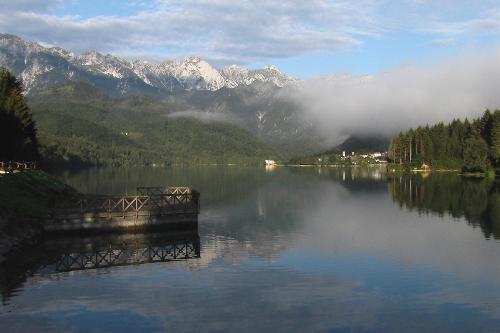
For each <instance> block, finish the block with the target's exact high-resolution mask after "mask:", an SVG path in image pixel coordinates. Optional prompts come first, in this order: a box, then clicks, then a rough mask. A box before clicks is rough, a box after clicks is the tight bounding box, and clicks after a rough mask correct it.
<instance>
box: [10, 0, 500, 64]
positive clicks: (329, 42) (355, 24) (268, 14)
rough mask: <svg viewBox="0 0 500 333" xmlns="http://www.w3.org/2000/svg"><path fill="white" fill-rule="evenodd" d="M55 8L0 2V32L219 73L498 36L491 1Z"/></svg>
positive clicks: (322, 0) (134, 3) (496, 8)
mask: <svg viewBox="0 0 500 333" xmlns="http://www.w3.org/2000/svg"><path fill="white" fill-rule="evenodd" d="M73 1H76V0H73ZM65 6H67V3H65V2H62V1H60V0H45V1H36V0H0V7H1V8H2V10H1V11H0V32H7V33H13V34H17V35H20V36H21V37H25V38H28V39H32V40H35V41H39V42H43V43H45V44H50V45H59V46H61V47H64V48H66V49H70V50H71V51H75V52H83V51H87V50H89V49H96V50H98V51H100V52H108V53H113V54H116V55H126V56H128V57H140V56H142V55H144V54H147V55H149V59H150V60H163V59H164V58H172V57H179V56H187V55H190V54H199V55H202V56H203V57H205V58H207V59H209V60H216V61H217V63H219V64H221V63H225V64H227V63H239V64H247V63H255V62H261V61H272V60H274V59H283V58H288V57H294V56H300V55H304V54H308V53H315V52H335V51H339V50H346V49H349V48H352V47H355V46H359V45H363V43H364V41H365V40H366V38H370V37H375V38H379V37H383V36H384V34H385V33H387V32H388V31H402V32H412V31H413V32H417V33H423V34H428V35H429V43H431V44H440V45H443V44H444V43H443V41H450V40H451V39H452V38H453V39H455V40H460V38H459V37H458V36H459V35H461V34H491V33H500V4H499V3H498V1H493V0H481V1H474V2H470V1H465V0H458V1H451V0H441V1H424V0H404V1H396V0H389V1H387V0H361V1H348V0H339V1H333V0H308V1H302V0H282V1H266V0H254V1H249V0H211V1H209V0H156V1H149V2H148V1H142V0H131V1H129V2H127V3H125V4H124V5H123V6H122V7H123V8H125V7H126V8H127V10H126V11H125V12H127V13H130V12H132V13H134V14H127V16H120V14H121V10H120V9H119V8H117V10H116V12H114V13H113V14H112V15H108V16H93V17H81V16H78V15H73V16H71V15H58V14H57V13H58V12H68V11H64V10H60V11H57V9H61V8H62V9H64V8H65ZM88 6H92V3H88ZM123 8H122V9H123ZM69 12H70V10H69ZM75 14H78V13H75ZM433 41H434V42H433ZM380 42H382V43H383V40H381V41H380Z"/></svg>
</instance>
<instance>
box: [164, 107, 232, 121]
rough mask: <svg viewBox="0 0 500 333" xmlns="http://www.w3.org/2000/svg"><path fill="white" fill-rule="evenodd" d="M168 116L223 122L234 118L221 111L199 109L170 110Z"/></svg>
mask: <svg viewBox="0 0 500 333" xmlns="http://www.w3.org/2000/svg"><path fill="white" fill-rule="evenodd" d="M168 118H192V119H196V120H199V121H202V122H204V123H211V122H224V123H234V122H235V119H233V118H232V117H231V116H229V115H227V114H223V113H214V112H207V111H201V110H186V111H178V112H172V113H170V114H169V115H168Z"/></svg>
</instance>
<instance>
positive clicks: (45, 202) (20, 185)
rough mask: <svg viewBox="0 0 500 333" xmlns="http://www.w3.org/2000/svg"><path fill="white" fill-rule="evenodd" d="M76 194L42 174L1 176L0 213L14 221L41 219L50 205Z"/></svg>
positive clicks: (27, 173)
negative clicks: (13, 217)
mask: <svg viewBox="0 0 500 333" xmlns="http://www.w3.org/2000/svg"><path fill="white" fill-rule="evenodd" d="M76 193H77V192H76V190H75V189H73V188H72V187H70V186H68V185H66V184H64V183H62V182H60V181H59V180H57V179H56V178H54V177H52V176H50V175H48V174H47V173H45V172H43V171H39V170H34V171H26V172H18V173H12V174H5V175H2V176H0V212H2V213H3V215H8V216H15V217H29V218H37V217H43V216H45V215H46V214H47V213H48V209H49V206H50V202H52V201H54V200H56V199H57V198H61V197H65V196H68V195H71V194H76Z"/></svg>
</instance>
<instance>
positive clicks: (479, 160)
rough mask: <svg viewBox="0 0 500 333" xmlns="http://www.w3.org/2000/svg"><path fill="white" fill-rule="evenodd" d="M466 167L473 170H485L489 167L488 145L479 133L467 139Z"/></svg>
mask: <svg viewBox="0 0 500 333" xmlns="http://www.w3.org/2000/svg"><path fill="white" fill-rule="evenodd" d="M464 168H465V170H467V171H473V172H474V171H478V172H484V171H486V170H487V169H488V145H487V144H486V142H485V141H484V140H483V139H482V138H481V137H479V136H478V135H473V136H471V137H469V138H467V139H466V140H465V145H464Z"/></svg>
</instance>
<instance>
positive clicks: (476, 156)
mask: <svg viewBox="0 0 500 333" xmlns="http://www.w3.org/2000/svg"><path fill="white" fill-rule="evenodd" d="M388 156H389V159H390V160H391V161H393V162H394V163H399V164H415V165H417V164H422V163H423V162H425V163H427V164H430V165H431V166H432V167H434V168H452V169H460V168H463V169H464V170H466V171H486V170H488V169H489V168H498V167H500V110H497V111H494V112H490V111H489V110H487V111H485V112H484V114H483V116H482V117H481V118H478V119H474V120H473V121H469V120H467V119H465V120H464V121H461V120H458V119H456V120H454V121H452V122H451V123H450V124H448V125H445V124H444V123H439V124H437V125H434V126H426V127H418V128H417V129H410V130H409V131H407V132H406V133H400V134H399V135H398V136H396V137H394V138H393V139H392V140H391V143H390V146H389V151H388Z"/></svg>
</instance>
